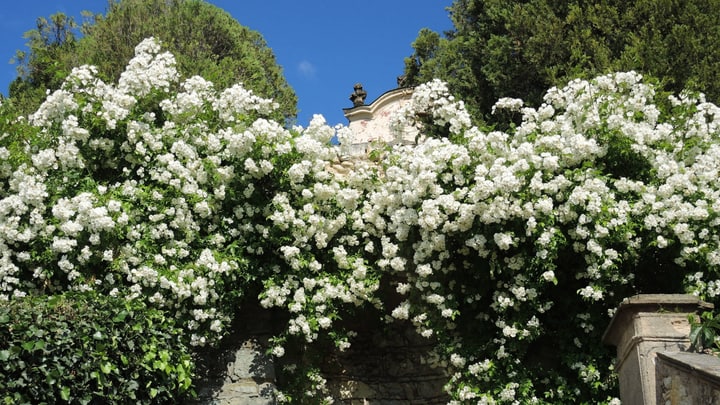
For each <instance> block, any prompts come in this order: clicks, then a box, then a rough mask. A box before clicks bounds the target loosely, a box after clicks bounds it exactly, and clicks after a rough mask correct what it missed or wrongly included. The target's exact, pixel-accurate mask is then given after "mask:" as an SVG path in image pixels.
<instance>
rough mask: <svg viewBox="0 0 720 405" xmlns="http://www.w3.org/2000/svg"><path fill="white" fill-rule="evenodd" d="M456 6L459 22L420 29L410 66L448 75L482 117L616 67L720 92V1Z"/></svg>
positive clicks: (493, 0) (545, 0)
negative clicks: (507, 100) (506, 103)
mask: <svg viewBox="0 0 720 405" xmlns="http://www.w3.org/2000/svg"><path fill="white" fill-rule="evenodd" d="M450 13H451V18H452V21H453V24H454V26H455V29H454V30H453V31H450V32H448V33H446V35H445V38H441V37H440V35H439V34H437V33H434V32H432V31H430V30H427V29H426V30H422V31H421V32H420V33H419V35H418V37H417V39H416V41H415V43H414V44H413V47H414V53H413V55H412V56H411V57H409V58H406V60H405V73H406V75H407V78H408V81H409V83H411V84H419V83H423V82H427V81H429V80H431V79H433V78H440V79H442V80H444V81H447V82H448V84H449V85H450V88H451V90H452V91H453V93H454V94H455V95H456V96H458V97H459V98H460V99H462V100H464V101H465V102H466V103H467V104H468V106H469V109H470V111H471V112H473V113H475V115H476V116H478V117H481V116H483V115H484V117H485V118H487V116H488V115H489V113H490V111H491V107H492V105H493V104H494V102H495V101H496V100H497V99H499V98H501V97H514V98H522V99H523V100H525V101H526V103H527V104H529V105H535V106H537V105H539V104H540V102H541V101H542V97H543V95H544V92H545V90H546V89H547V88H550V87H552V86H562V85H564V84H565V83H567V82H568V81H569V80H571V79H573V78H578V77H580V78H590V77H593V76H596V75H598V74H603V73H608V72H610V71H627V70H636V71H639V72H641V73H644V74H646V75H652V76H655V77H658V78H660V79H661V80H662V82H663V83H664V86H665V89H667V90H669V91H672V92H675V93H677V92H680V91H681V90H683V89H685V88H687V89H691V90H697V91H702V92H705V94H706V95H707V96H708V99H709V100H711V101H714V100H717V99H718V96H720V80H719V79H720V63H718V62H717V61H718V60H719V59H720V58H719V57H720V45H719V44H718V42H717V41H716V38H717V37H718V35H720V31H719V30H720V2H717V1H710V2H708V1H704V0H689V1H683V2H676V1H669V0H667V1H666V0H663V1H657V0H642V1H634V2H626V1H618V0H594V1H585V0H574V1H570V2H565V1H552V0H523V1H514V0H513V1H510V0H456V1H455V2H454V3H453V5H452V6H451V7H450Z"/></svg>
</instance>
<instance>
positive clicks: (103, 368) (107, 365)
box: [100, 361, 113, 374]
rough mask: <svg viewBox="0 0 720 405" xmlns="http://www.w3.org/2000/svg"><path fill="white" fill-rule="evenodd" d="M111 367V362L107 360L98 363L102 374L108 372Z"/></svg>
mask: <svg viewBox="0 0 720 405" xmlns="http://www.w3.org/2000/svg"><path fill="white" fill-rule="evenodd" d="M112 369H113V366H112V363H110V362H108V361H106V362H105V363H102V364H100V371H102V372H103V373H104V374H110V372H111V371H112Z"/></svg>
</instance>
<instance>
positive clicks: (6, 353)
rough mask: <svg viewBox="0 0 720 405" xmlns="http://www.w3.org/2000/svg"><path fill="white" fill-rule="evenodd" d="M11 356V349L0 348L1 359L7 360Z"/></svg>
mask: <svg viewBox="0 0 720 405" xmlns="http://www.w3.org/2000/svg"><path fill="white" fill-rule="evenodd" d="M9 358H10V350H0V361H7V359H9Z"/></svg>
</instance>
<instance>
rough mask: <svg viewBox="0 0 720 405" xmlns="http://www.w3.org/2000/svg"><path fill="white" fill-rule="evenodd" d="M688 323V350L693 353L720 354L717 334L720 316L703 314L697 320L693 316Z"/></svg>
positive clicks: (719, 329) (719, 327) (719, 328)
mask: <svg viewBox="0 0 720 405" xmlns="http://www.w3.org/2000/svg"><path fill="white" fill-rule="evenodd" d="M688 321H690V349H691V350H695V351H710V352H714V353H716V354H720V343H719V342H718V341H719V339H720V338H719V337H718V333H719V332H720V314H714V313H713V312H703V313H702V314H701V315H700V318H699V319H698V318H697V317H696V316H694V315H690V317H689V318H688Z"/></svg>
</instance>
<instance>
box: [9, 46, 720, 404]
mask: <svg viewBox="0 0 720 405" xmlns="http://www.w3.org/2000/svg"><path fill="white" fill-rule="evenodd" d="M136 52H137V54H136V57H135V58H134V59H133V60H132V61H131V62H130V64H129V66H128V69H127V70H126V72H125V73H124V74H123V75H122V77H121V79H120V82H119V83H118V84H117V85H113V84H106V83H104V82H102V81H101V80H99V79H98V78H97V77H96V76H97V75H96V70H95V69H94V68H92V67H82V68H78V69H76V70H74V71H73V73H72V74H71V75H70V77H69V78H68V80H67V81H66V83H65V84H64V85H63V87H62V88H61V89H60V90H58V91H56V92H55V93H53V94H51V95H49V96H48V98H47V100H46V101H45V103H44V104H43V105H42V106H41V107H40V108H39V109H38V111H37V112H36V113H35V114H33V115H32V116H31V117H30V122H31V123H32V124H33V125H35V126H36V127H37V128H38V131H39V132H41V135H42V136H43V137H44V138H43V139H50V141H49V142H45V143H44V144H43V146H42V147H41V148H36V149H35V150H33V151H32V154H31V156H29V159H27V160H26V163H23V164H18V165H17V167H15V166H12V165H10V164H9V163H3V165H2V166H0V175H1V176H2V177H1V180H2V181H0V299H4V300H9V299H12V298H13V297H16V296H22V295H25V294H28V293H36V292H46V293H52V292H53V291H57V290H63V289H78V290H86V289H97V290H99V291H103V292H107V293H109V294H112V295H122V296H126V297H128V298H129V299H144V300H146V301H147V302H148V303H149V304H151V305H154V306H156V307H159V308H163V309H166V310H168V311H171V312H172V314H173V315H175V316H176V317H178V318H179V319H181V320H182V321H183V322H185V327H186V330H187V331H188V335H189V338H188V340H189V342H190V343H192V344H196V345H202V344H206V343H208V342H210V341H212V340H213V339H215V338H217V337H218V336H220V335H221V333H222V330H223V327H224V325H225V324H226V323H227V321H228V320H229V317H230V316H231V315H232V313H233V310H234V308H235V307H236V306H237V301H236V299H237V297H238V296H240V295H242V293H243V292H244V288H247V287H248V285H251V284H252V283H257V284H256V285H255V286H257V285H260V284H262V292H261V294H260V298H259V299H260V304H261V305H262V306H263V307H266V308H271V307H279V308H284V309H285V310H286V311H287V313H288V314H289V318H288V319H289V321H288V324H287V329H286V330H285V331H284V333H283V334H282V336H280V337H278V338H277V339H276V340H273V342H274V343H273V349H272V353H273V354H274V355H276V356H278V357H279V356H282V355H284V354H285V347H283V344H285V343H286V342H288V341H289V340H288V339H291V338H299V339H300V341H302V342H304V344H309V343H312V342H314V341H316V340H317V339H319V338H320V337H321V336H328V337H331V338H332V339H334V341H335V344H336V346H337V347H338V348H340V349H342V350H344V349H346V348H347V347H348V346H349V344H350V342H351V339H350V338H351V337H352V331H349V330H343V329H342V326H340V325H339V323H338V322H336V320H337V319H341V318H343V316H344V315H347V314H348V313H351V312H352V311H353V310H356V309H358V308H362V307H363V306H365V305H370V306H373V307H376V308H378V309H381V310H384V311H386V317H385V318H386V319H387V320H388V321H402V322H409V323H411V324H412V325H414V327H415V328H416V330H417V332H418V333H419V334H420V335H421V336H424V337H428V338H430V337H433V338H437V342H438V344H443V345H444V346H443V347H442V350H438V351H437V352H438V353H442V356H443V358H442V359H441V360H440V361H439V364H444V365H445V366H446V367H448V369H449V372H450V375H451V377H450V381H449V383H448V385H447V390H448V392H449V393H450V395H451V396H452V397H453V400H454V401H474V402H479V403H495V402H505V403H535V402H537V401H538V399H537V398H538V397H544V398H554V399H557V400H559V401H560V402H573V400H574V399H578V398H580V397H582V396H583V395H584V396H585V397H592V396H593V395H600V394H603V397H607V396H608V395H607V392H605V391H602V390H605V389H610V388H608V387H609V385H607V384H605V381H607V378H608V377H607V374H609V373H607V374H606V371H605V370H603V369H602V367H600V366H598V365H597V364H601V363H600V362H599V361H598V360H597V359H593V358H591V357H590V356H591V354H589V353H590V351H589V350H587V348H588V345H591V344H593V343H591V342H593V341H595V340H597V344H599V337H598V333H600V332H598V331H599V330H601V329H602V327H596V326H597V322H600V321H599V320H600V319H603V320H604V321H607V315H606V314H607V313H608V310H610V309H611V308H612V307H614V305H615V303H617V300H618V299H619V298H620V297H618V296H617V295H616V294H620V293H623V292H625V291H631V290H632V286H633V283H635V282H639V281H638V280H637V279H636V274H637V273H638V272H640V271H642V269H636V268H635V265H636V264H637V263H641V262H642V259H647V258H657V257H666V256H670V257H671V260H674V262H672V263H663V264H664V265H666V266H674V267H673V268H674V269H676V271H678V272H682V271H683V269H684V267H683V266H687V267H690V268H693V269H694V267H693V266H698V267H700V268H702V269H703V271H702V272H699V271H696V270H692V271H691V274H689V275H688V276H687V284H688V286H689V290H691V291H693V292H695V293H696V294H698V295H702V296H705V297H714V296H718V295H720V282H718V281H717V280H718V279H720V274H717V271H716V270H715V269H716V268H717V265H718V264H720V231H718V229H720V227H718V225H719V224H720V220H719V219H718V216H717V213H718V212H720V185H719V184H718V182H717V178H718V176H719V175H720V146H718V145H720V143H718V140H719V136H718V128H719V125H718V124H719V123H720V121H719V120H720V110H719V109H718V108H717V107H716V106H714V105H713V104H710V103H707V102H705V101H704V100H703V98H702V97H697V98H693V97H690V96H687V95H682V96H680V97H679V98H678V97H675V98H672V99H671V100H670V104H671V105H672V106H673V108H674V109H673V112H672V114H673V115H672V116H671V117H667V116H666V115H667V114H665V113H661V111H662V109H661V108H659V107H657V105H656V104H655V99H656V95H655V92H654V89H653V88H652V86H649V85H647V84H644V83H643V82H642V78H641V76H640V75H638V74H636V73H633V72H628V73H617V74H612V75H607V76H602V77H599V78H597V79H595V80H593V81H583V80H576V81H573V82H571V83H569V84H568V85H567V86H566V87H564V88H562V89H559V88H554V89H551V90H550V91H549V92H548V93H547V95H546V97H545V103H544V104H543V105H541V106H540V107H538V108H537V109H533V108H528V107H523V103H522V101H520V100H514V99H503V100H500V101H499V102H498V104H497V105H496V109H506V110H510V111H514V112H519V113H521V114H522V121H521V123H520V125H519V126H517V128H516V129H515V130H513V131H512V132H511V133H505V132H501V131H484V130H482V129H481V128H478V127H475V126H473V125H472V122H471V120H470V116H469V114H468V113H467V111H466V110H465V108H464V106H463V104H462V102H460V101H456V100H455V99H454V98H453V97H452V96H451V95H450V94H449V92H448V89H447V85H446V84H444V83H442V82H440V81H433V82H430V83H428V84H426V85H422V86H418V87H417V88H416V89H415V93H414V95H413V99H412V102H411V103H409V104H408V105H407V106H406V107H405V108H404V109H403V111H402V112H401V113H400V114H399V115H397V116H396V117H395V119H396V123H395V124H394V125H402V126H403V127H404V126H406V124H407V123H408V122H410V121H415V120H417V119H418V118H420V119H422V120H427V121H426V122H431V123H433V124H435V125H438V126H440V127H442V128H444V129H445V130H446V131H449V135H450V136H448V137H443V138H440V139H438V138H435V137H428V138H427V139H425V140H424V141H423V142H420V143H419V144H418V145H416V146H413V147H410V146H395V147H394V148H392V149H391V150H390V151H389V152H388V153H387V154H386V155H385V156H383V158H382V160H381V161H380V162H379V163H378V164H375V163H372V162H362V161H357V162H354V166H353V167H352V169H351V170H349V171H344V172H343V173H342V174H340V173H337V172H336V171H334V170H331V168H332V167H333V164H334V163H336V161H335V158H336V156H337V151H336V149H335V148H334V147H333V146H331V145H330V142H329V140H330V139H331V138H332V137H333V136H334V135H338V136H341V137H345V136H348V133H347V131H346V130H345V129H343V128H342V127H338V128H332V127H329V126H327V125H326V123H325V121H324V119H323V118H322V117H320V116H316V117H314V118H313V120H312V121H311V122H310V124H309V125H308V127H307V128H300V127H298V128H294V129H293V130H292V131H291V130H287V129H285V128H283V127H282V126H281V125H280V124H278V123H276V122H273V121H270V120H268V119H265V118H262V115H263V114H266V113H270V112H272V110H273V109H274V108H275V106H276V105H275V104H274V103H273V102H272V101H271V100H266V99H262V98H260V97H257V96H255V95H254V94H253V93H252V92H251V91H249V90H247V89H245V88H243V87H242V86H240V85H237V86H234V87H231V88H229V89H226V90H222V91H219V90H217V89H215V88H214V87H213V85H212V83H210V82H207V81H205V80H204V79H202V78H199V77H193V78H189V79H187V80H185V81H184V82H182V83H179V82H178V81H179V78H178V75H177V72H176V70H175V68H174V60H173V58H172V55H170V54H168V53H163V52H161V46H160V44H159V43H158V42H157V41H155V40H152V39H149V40H146V41H143V43H141V44H140V45H138V47H137V49H136ZM143 103H144V104H143ZM145 104H151V105H152V106H154V107H156V108H155V109H154V110H153V111H155V112H157V111H160V110H162V114H158V115H162V117H160V116H156V113H153V112H150V111H136V110H137V109H136V108H135V107H136V106H137V105H145ZM207 120H211V121H207ZM9 154H10V151H9V149H8V148H6V147H5V146H4V145H0V157H3V156H6V155H9ZM688 264H692V265H693V266H688ZM689 272H690V271H689ZM641 281H642V280H641ZM383 284H390V285H389V286H388V287H389V288H386V289H383V288H381V287H382V286H383ZM381 291H383V294H385V292H386V291H391V292H393V293H394V294H397V297H392V298H391V299H390V300H388V301H385V298H387V297H385V296H382V295H381V294H380V292H381ZM389 302H393V304H392V305H390V304H389ZM558 319H563V320H565V321H566V322H565V327H566V328H567V329H566V330H565V329H564V330H562V331H556V330H554V329H553V328H558ZM553 333H555V334H553ZM545 334H547V338H548V339H550V340H553V339H555V340H562V339H564V342H565V343H567V344H566V345H565V347H567V348H568V350H567V352H568V353H567V358H564V359H563V360H562V365H561V364H559V365H558V367H557V369H554V370H552V371H547V370H545V372H548V373H552V375H551V376H550V377H548V376H543V377H541V376H539V375H538V374H534V373H537V372H538V371H537V370H536V369H534V368H533V367H532V366H525V365H524V364H525V362H526V361H529V362H531V361H535V360H533V358H534V356H535V357H537V353H533V349H532V348H533V347H534V346H533V344H535V343H536V342H540V343H542V342H543V341H544V340H543V339H540V337H543V336H544V335H545ZM576 349H577V350H576ZM569 359H572V361H570V360H569ZM601 361H604V360H601ZM540 362H542V360H540ZM569 365H572V366H569ZM311 376H312V378H311V379H308V380H307V381H310V382H311V384H310V385H312V386H313V387H314V388H313V387H311V389H310V390H309V391H308V393H309V395H317V394H322V395H325V390H326V387H325V382H324V380H323V379H322V377H321V376H320V375H319V374H317V373H311ZM567 376H572V377H573V378H574V379H575V380H577V377H579V379H580V382H578V383H577V384H579V385H577V384H576V385H573V384H574V383H572V382H568V381H569V380H568V379H567ZM573 381H574V380H573ZM599 382H602V383H601V384H599ZM601 391H602V392H601ZM326 400H327V401H328V402H329V401H330V400H331V399H329V398H328V399H326Z"/></svg>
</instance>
